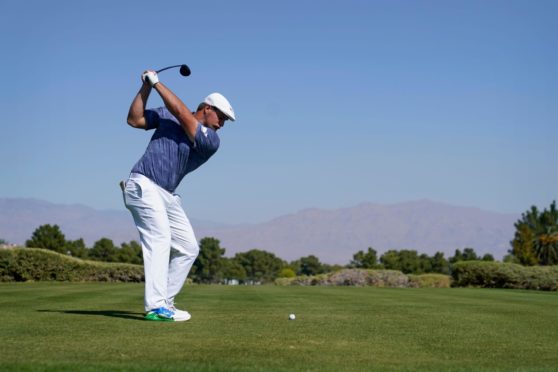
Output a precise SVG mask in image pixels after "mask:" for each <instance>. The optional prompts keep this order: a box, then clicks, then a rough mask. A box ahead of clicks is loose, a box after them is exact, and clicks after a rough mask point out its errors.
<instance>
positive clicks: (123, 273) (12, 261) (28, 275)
mask: <svg viewBox="0 0 558 372" xmlns="http://www.w3.org/2000/svg"><path fill="white" fill-rule="evenodd" d="M42 280H53V281H80V282H81V281H103V282H141V281H143V280H144V273H143V267H142V266H139V265H132V264H123V263H105V262H94V261H83V260H80V259H78V258H73V257H69V256H66V255H63V254H60V253H56V252H52V251H49V250H46V249H39V248H15V249H3V250H0V281H18V282H25V281H42Z"/></svg>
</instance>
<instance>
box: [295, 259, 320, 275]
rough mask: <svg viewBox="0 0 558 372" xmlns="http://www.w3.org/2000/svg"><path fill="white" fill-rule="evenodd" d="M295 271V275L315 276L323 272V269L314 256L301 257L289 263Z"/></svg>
mask: <svg viewBox="0 0 558 372" xmlns="http://www.w3.org/2000/svg"><path fill="white" fill-rule="evenodd" d="M290 266H292V267H294V268H295V269H296V270H295V272H296V275H308V276H311V275H317V274H321V273H323V272H324V267H323V265H322V263H321V262H320V259H319V258H318V257H316V256H314V255H310V256H306V257H301V258H299V259H298V260H296V261H293V262H292V263H291V265H290Z"/></svg>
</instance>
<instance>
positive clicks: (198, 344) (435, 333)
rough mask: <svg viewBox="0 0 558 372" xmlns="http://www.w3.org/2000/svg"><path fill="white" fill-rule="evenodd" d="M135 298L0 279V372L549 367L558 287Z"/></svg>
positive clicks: (557, 360)
mask: <svg viewBox="0 0 558 372" xmlns="http://www.w3.org/2000/svg"><path fill="white" fill-rule="evenodd" d="M142 304H143V285H142V284H122V283H118V284H109V283H2V284H0V310H1V313H0V314H1V319H0V370H2V371H10V370H18V371H26V370H52V371H60V370H66V371H75V370H79V371H84V370H85V371H87V370H90V371H98V370H137V371H140V370H141V371H144V370H147V371H149V370H153V371H155V370H157V371H159V370H160V371H167V370H181V371H185V370H186V371H187V370H195V371H209V370H221V371H253V370H278V371H280V370H283V371H296V370H309V371H312V370H313V371H349V370H381V371H384V370H408V371H416V370H502V371H510V370H537V371H539V370H549V371H550V370H557V369H558V296H557V294H556V293H548V292H534V291H530V292H528V291H513V290H488V289H388V288H353V287H276V286H186V287H185V288H184V289H183V291H182V293H181V295H180V296H179V298H178V304H179V305H182V306H183V307H185V308H187V309H188V310H189V311H190V312H191V313H192V316H193V318H192V320H190V321H189V322H185V323H160V322H148V321H144V320H142V318H143V305H142ZM290 313H295V314H296V316H297V319H296V320H294V321H290V320H288V315H289V314H290Z"/></svg>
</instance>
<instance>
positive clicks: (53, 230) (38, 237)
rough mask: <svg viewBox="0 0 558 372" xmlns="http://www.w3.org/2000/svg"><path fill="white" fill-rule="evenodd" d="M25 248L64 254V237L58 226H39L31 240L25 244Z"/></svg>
mask: <svg viewBox="0 0 558 372" xmlns="http://www.w3.org/2000/svg"><path fill="white" fill-rule="evenodd" d="M25 246H26V247H31V248H45V249H49V250H51V251H55V252H58V253H64V254H65V253H66V250H65V246H66V237H65V236H64V234H62V231H60V227H59V226H58V225H49V224H47V225H41V226H39V227H38V228H37V229H36V230H35V231H34V232H33V235H32V236H31V239H30V240H27V241H26V242H25Z"/></svg>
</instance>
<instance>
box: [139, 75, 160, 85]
mask: <svg viewBox="0 0 558 372" xmlns="http://www.w3.org/2000/svg"><path fill="white" fill-rule="evenodd" d="M141 81H143V82H146V81H147V82H148V83H149V85H151V87H154V86H155V84H157V83H158V82H159V77H158V76H157V73H156V72H155V71H147V72H144V73H143V75H141Z"/></svg>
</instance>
